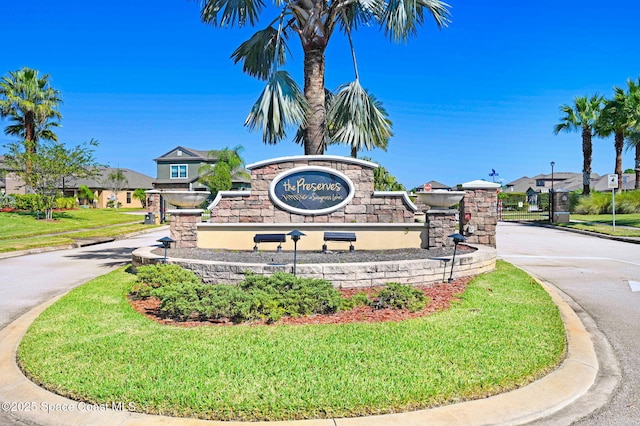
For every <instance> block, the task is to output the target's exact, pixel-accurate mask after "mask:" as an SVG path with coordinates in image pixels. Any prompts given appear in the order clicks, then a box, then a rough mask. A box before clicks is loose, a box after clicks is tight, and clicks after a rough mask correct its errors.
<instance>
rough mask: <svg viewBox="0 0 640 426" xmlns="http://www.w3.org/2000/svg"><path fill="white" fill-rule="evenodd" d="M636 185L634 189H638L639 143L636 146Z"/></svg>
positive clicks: (639, 178)
mask: <svg viewBox="0 0 640 426" xmlns="http://www.w3.org/2000/svg"><path fill="white" fill-rule="evenodd" d="M635 169H636V183H635V185H634V188H635V189H640V143H637V144H636V164H635Z"/></svg>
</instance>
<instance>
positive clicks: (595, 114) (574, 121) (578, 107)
mask: <svg viewBox="0 0 640 426" xmlns="http://www.w3.org/2000/svg"><path fill="white" fill-rule="evenodd" d="M603 102H604V97H603V96H600V95H598V94H595V95H593V96H591V97H587V96H576V97H575V98H574V99H573V105H566V104H565V105H561V106H560V111H561V112H562V113H563V116H562V117H561V118H560V123H558V124H556V126H555V127H554V129H553V132H554V133H555V134H556V135H557V134H558V133H560V132H576V131H580V132H581V133H582V157H583V161H582V193H583V194H584V195H589V193H590V192H591V161H592V159H593V143H592V139H593V136H595V131H596V130H595V129H596V125H597V124H598V120H599V119H600V113H601V112H602V107H603Z"/></svg>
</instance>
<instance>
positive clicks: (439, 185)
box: [411, 180, 451, 192]
mask: <svg viewBox="0 0 640 426" xmlns="http://www.w3.org/2000/svg"><path fill="white" fill-rule="evenodd" d="M425 187H427V188H431V189H444V190H450V189H451V187H450V186H447V185H445V184H444V183H441V182H438V181H437V180H431V181H429V182H427V183H425V184H424V185H420V186H418V187H415V188H413V189H412V190H411V192H422V191H425Z"/></svg>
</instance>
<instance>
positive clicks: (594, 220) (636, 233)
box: [558, 214, 640, 237]
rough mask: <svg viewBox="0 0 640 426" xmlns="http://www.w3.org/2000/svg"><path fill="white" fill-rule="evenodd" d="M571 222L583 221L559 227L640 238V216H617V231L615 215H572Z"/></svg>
mask: <svg viewBox="0 0 640 426" xmlns="http://www.w3.org/2000/svg"><path fill="white" fill-rule="evenodd" d="M571 220H578V221H583V222H584V223H580V222H571V223H562V224H558V225H559V226H564V227H568V228H574V229H583V230H585V231H591V232H598V233H600V234H607V235H616V236H626V237H640V214H616V230H615V232H614V231H613V226H612V224H613V215H610V214H600V215H579V214H572V215H571ZM628 227H634V228H638V229H629V228H628Z"/></svg>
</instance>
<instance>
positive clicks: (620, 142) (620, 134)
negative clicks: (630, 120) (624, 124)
mask: <svg viewBox="0 0 640 426" xmlns="http://www.w3.org/2000/svg"><path fill="white" fill-rule="evenodd" d="M614 141H615V145H614V146H615V149H616V170H615V174H617V175H618V191H620V189H621V188H622V148H624V131H616V132H615V138H614Z"/></svg>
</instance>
